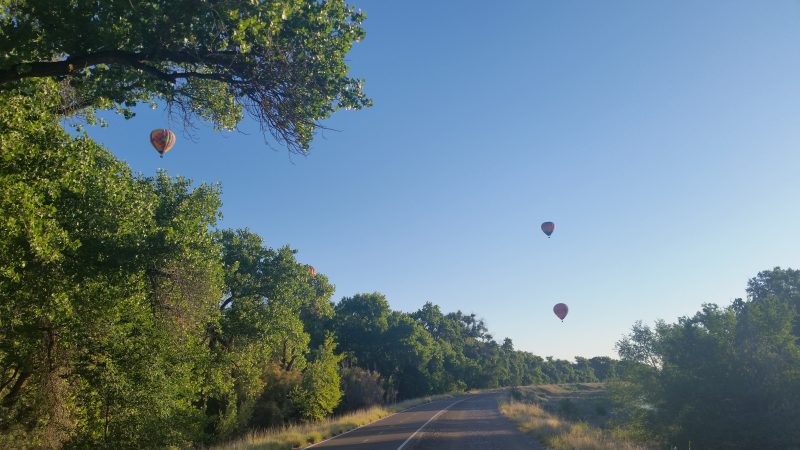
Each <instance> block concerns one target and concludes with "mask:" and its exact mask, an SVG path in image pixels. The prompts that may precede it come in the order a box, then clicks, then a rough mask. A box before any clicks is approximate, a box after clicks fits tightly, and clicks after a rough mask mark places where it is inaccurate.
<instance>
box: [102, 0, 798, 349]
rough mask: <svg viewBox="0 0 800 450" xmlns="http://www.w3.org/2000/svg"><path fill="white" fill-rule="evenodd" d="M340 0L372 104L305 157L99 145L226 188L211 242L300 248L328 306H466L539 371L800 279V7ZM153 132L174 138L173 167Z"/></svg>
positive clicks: (117, 134)
mask: <svg viewBox="0 0 800 450" xmlns="http://www.w3.org/2000/svg"><path fill="white" fill-rule="evenodd" d="M351 1H352V3H353V4H354V5H356V6H358V7H360V8H362V9H364V10H365V11H366V12H367V21H366V22H365V27H366V29H367V38H366V39H365V41H363V42H361V43H359V44H357V45H356V47H355V48H354V50H353V51H352V52H351V53H350V55H349V58H348V59H349V63H350V65H351V69H352V73H353V74H354V75H356V76H358V77H361V78H365V79H366V91H367V93H368V94H369V95H370V96H371V97H372V98H373V99H374V101H375V106H374V107H372V108H370V109H368V110H364V111H359V112H350V111H344V112H340V113H337V114H336V116H335V117H334V118H333V119H331V120H330V121H328V122H326V125H327V126H329V127H332V128H335V129H337V130H339V131H336V132H332V131H327V132H325V133H322V134H320V135H319V136H318V137H317V139H316V140H315V141H314V143H313V148H312V153H311V154H310V155H309V156H308V157H298V156H289V155H288V154H287V153H286V152H285V151H283V150H273V149H269V148H268V147H266V146H265V145H264V142H263V139H262V137H261V135H260V134H259V133H258V131H257V129H256V128H255V127H254V126H253V123H252V122H250V121H248V122H247V123H245V124H244V125H243V129H244V130H245V131H246V132H247V134H241V133H224V134H218V133H214V132H212V130H211V129H210V127H204V126H201V127H200V128H198V129H197V130H195V131H194V132H193V137H191V136H189V135H187V134H186V133H184V132H181V131H180V130H181V125H180V123H177V122H170V121H168V120H167V116H166V115H165V114H164V112H163V111H150V110H147V109H142V110H140V111H139V114H138V115H137V117H136V118H134V119H133V120H129V121H124V120H122V119H112V120H111V126H110V127H108V128H91V129H90V134H91V135H92V136H94V137H96V138H97V139H98V140H99V141H101V142H103V143H105V144H107V145H108V146H109V148H111V149H112V151H114V152H115V153H116V154H117V155H118V156H119V157H120V158H122V159H124V160H126V161H127V162H128V163H129V164H130V165H131V166H132V167H133V169H134V170H135V171H138V172H142V173H144V174H147V175H150V174H153V173H154V172H155V171H156V169H157V168H159V167H161V168H165V169H167V170H168V171H169V173H170V174H172V175H184V176H187V177H190V178H193V179H194V180H196V181H208V182H217V181H218V182H220V183H221V184H222V187H223V191H224V193H223V202H224V205H223V214H224V221H223V226H226V227H248V228H250V229H251V230H253V231H255V232H257V233H259V234H261V235H262V236H264V238H265V239H266V241H267V242H268V243H269V245H271V246H280V245H283V244H287V243H288V244H290V245H291V246H293V247H295V248H297V249H299V251H300V252H299V254H298V257H299V259H300V260H301V261H303V262H307V263H310V264H313V265H314V266H315V267H316V268H317V270H319V271H321V272H323V273H325V274H327V275H328V276H329V277H330V279H331V281H332V282H333V283H334V284H335V285H336V294H335V298H336V299H337V300H338V299H339V298H341V297H342V296H348V295H352V294H354V293H357V292H371V291H380V292H382V293H384V294H386V295H387V297H388V299H389V302H390V303H391V305H392V307H393V308H394V309H399V310H403V311H414V310H416V309H418V308H419V307H420V306H421V305H422V304H423V303H424V302H426V301H432V302H434V303H436V304H438V305H440V306H441V307H442V309H443V310H444V311H446V312H449V311H455V310H457V309H460V310H462V311H464V312H467V313H469V312H474V313H476V314H477V315H478V316H479V317H482V318H484V319H485V320H486V322H487V324H488V326H489V329H490V331H491V332H492V333H493V334H494V336H495V337H496V338H497V339H498V340H502V338H504V337H510V338H511V339H513V341H514V343H515V346H516V347H517V348H518V349H522V350H527V351H530V352H533V353H535V354H538V355H542V356H548V355H552V356H556V357H559V358H568V359H571V358H572V357H574V356H576V355H580V356H595V355H610V356H615V353H614V342H616V341H617V340H618V339H619V338H620V337H621V335H622V334H623V333H625V332H626V331H627V330H629V329H630V327H631V325H632V324H633V323H634V322H635V321H636V320H639V319H641V320H643V321H645V322H652V321H654V320H655V319H658V318H663V319H665V320H667V321H670V322H671V321H675V320H676V319H677V318H678V317H680V316H683V315H691V314H693V313H694V312H695V311H697V310H698V309H699V308H700V305H701V304H702V303H703V302H715V303H719V304H723V305H727V304H728V303H729V302H730V301H731V300H732V299H733V298H735V297H742V296H744V287H745V285H746V282H747V280H748V278H750V277H752V276H754V275H755V274H756V273H757V272H758V271H760V270H764V269H768V268H771V267H773V266H778V265H780V266H783V267H795V268H796V267H798V266H800V264H799V263H800V208H798V200H799V199H800V4H798V2H795V1H779V0H774V1H769V2H766V1H761V0H751V1H732V0H721V1H703V2H696V1H688V0H687V1H673V0H669V1H667V0H662V1H648V2H643V1H641V0H630V1H602V2H600V1H589V0H586V1H523V0H518V1H507V2H486V1H459V2H443V1H440V2H434V1H429V0H428V1H423V0H419V1H409V0H405V1H386V0H351ZM156 127H173V128H175V129H176V131H178V142H177V144H176V145H175V148H174V149H173V150H172V151H171V152H170V153H168V154H167V156H166V157H165V158H164V159H159V158H158V155H157V154H156V152H155V151H153V150H152V148H151V147H150V145H149V143H148V140H147V135H148V133H149V131H150V129H152V128H156ZM546 220H552V221H554V222H555V223H556V232H555V233H554V234H553V237H552V238H551V239H547V238H546V237H545V236H544V235H543V234H542V232H541V231H540V230H539V225H540V224H541V222H543V221H546ZM557 302H565V303H567V304H568V305H569V306H570V313H569V316H568V317H567V319H566V320H565V321H564V322H563V323H562V322H560V321H559V320H558V319H557V318H556V317H555V316H554V315H553V313H552V309H551V308H552V306H553V304H555V303H557Z"/></svg>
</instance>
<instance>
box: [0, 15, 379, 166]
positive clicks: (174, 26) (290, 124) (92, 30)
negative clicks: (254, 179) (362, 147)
mask: <svg viewBox="0 0 800 450" xmlns="http://www.w3.org/2000/svg"><path fill="white" fill-rule="evenodd" d="M363 19H364V14H363V13H362V12H360V11H357V10H355V9H353V8H352V7H350V6H348V5H347V4H346V3H345V2H344V0H323V1H318V0H103V1H97V0H4V1H3V2H0V90H7V89H11V88H14V87H15V86H17V85H19V83H20V82H24V81H25V80H27V79H31V78H53V79H56V80H59V81H60V82H61V86H62V97H63V98H64V102H63V103H62V104H60V105H58V106H57V109H58V110H59V112H60V113H62V114H68V113H72V112H75V111H77V110H81V109H84V108H87V107H99V108H114V109H117V110H120V111H122V112H123V113H125V114H126V115H128V116H129V115H131V114H132V113H131V110H130V109H129V108H132V107H133V106H135V105H136V104H137V103H139V102H154V101H162V102H164V103H165V104H166V105H167V107H168V108H170V110H171V111H172V112H175V113H177V114H178V115H179V116H181V117H182V118H183V119H184V120H186V121H191V120H192V119H193V118H195V117H199V118H202V119H205V120H208V121H211V122H212V123H213V124H214V126H216V127H218V128H224V129H231V128H234V127H235V126H236V124H237V123H239V121H240V120H241V119H242V118H243V116H244V112H247V113H249V114H250V115H251V116H252V117H254V118H255V119H256V120H257V121H258V122H259V123H260V124H261V127H262V130H263V131H264V132H265V133H269V134H271V135H272V136H273V137H274V138H275V139H276V140H277V141H278V142H280V143H282V144H284V145H286V146H288V148H289V149H290V150H292V151H297V152H306V151H307V150H308V145H309V142H310V141H311V139H312V135H313V132H314V130H315V128H316V127H317V126H318V122H319V121H320V120H322V119H325V118H327V117H329V116H330V114H331V113H332V112H334V111H335V110H337V109H339V108H349V109H359V108H361V107H363V106H366V105H368V104H369V103H370V101H369V99H367V98H366V97H365V95H364V93H363V91H362V82H361V80H358V79H354V78H351V77H350V76H348V67H347V65H346V64H345V60H344V58H345V55H346V54H347V52H348V51H349V50H350V48H351V46H352V45H353V43H354V42H356V41H358V40H360V39H361V38H362V37H363V36H364V30H363V29H362V28H361V25H360V24H361V22H362V20H363Z"/></svg>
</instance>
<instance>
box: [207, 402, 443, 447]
mask: <svg viewBox="0 0 800 450" xmlns="http://www.w3.org/2000/svg"><path fill="white" fill-rule="evenodd" d="M451 397H452V395H450V394H444V395H436V396H431V397H423V398H416V399H412V400H406V401H404V402H400V403H396V404H394V405H387V406H373V407H371V408H366V409H362V410H358V411H354V412H351V413H347V414H343V415H340V416H336V417H332V418H328V419H325V420H322V421H319V422H308V423H299V424H294V425H288V426H285V427H276V428H269V429H266V430H258V431H251V432H249V433H247V434H245V435H244V436H241V437H239V438H237V439H235V440H232V441H229V442H226V443H224V444H220V445H217V446H214V447H211V450H291V449H297V448H303V447H306V446H308V445H311V444H315V443H317V442H320V441H323V440H325V439H327V438H329V437H332V436H336V435H339V434H342V433H345V432H347V431H350V430H352V429H354V428H358V427H360V426H364V425H367V424H369V423H372V422H375V421H376V420H380V419H382V418H384V417H386V416H389V415H392V414H394V413H396V412H399V411H403V410H405V409H408V408H412V407H414V406H417V405H421V404H423V403H429V402H432V401H434V400H440V399H444V398H451Z"/></svg>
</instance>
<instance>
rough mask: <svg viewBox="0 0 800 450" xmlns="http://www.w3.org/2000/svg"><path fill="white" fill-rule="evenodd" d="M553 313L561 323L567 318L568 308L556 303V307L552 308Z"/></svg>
mask: <svg viewBox="0 0 800 450" xmlns="http://www.w3.org/2000/svg"><path fill="white" fill-rule="evenodd" d="M553 312H554V313H556V316H558V318H559V319H561V321H562V322H563V321H564V317H567V313H568V312H569V308H568V307H567V305H565V304H563V303H556V306H553Z"/></svg>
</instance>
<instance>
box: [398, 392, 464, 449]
mask: <svg viewBox="0 0 800 450" xmlns="http://www.w3.org/2000/svg"><path fill="white" fill-rule="evenodd" d="M464 400H466V399H465V398H462V399H461V400H459V401H457V402H454V403H451V404H449V405H447V408H445V409H443V410H441V411H439V412H438V413H436V414H434V415H433V417H431V418H430V419H428V421H427V422H425V423H423V424H422V426H421V427H419V428H417V431H415V432H414V434H412V435H411V436H409V437H408V439H406V440H405V442H403V443H402V444H400V447H397V450H403V447H405V446H406V444H408V443H409V442H411V439H414V436H416V435H417V433H419V432H420V431H422V429H423V428H425V426H427V425H428V424H429V423H431V422H432V421H433V419H435V418H437V417H439V416H440V415H442V414H444V413H445V412H447V410H448V409H450V408H451V407H453V406H455V405H457V404H459V403H461V402H463V401H464Z"/></svg>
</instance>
